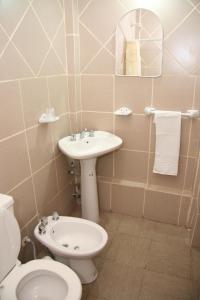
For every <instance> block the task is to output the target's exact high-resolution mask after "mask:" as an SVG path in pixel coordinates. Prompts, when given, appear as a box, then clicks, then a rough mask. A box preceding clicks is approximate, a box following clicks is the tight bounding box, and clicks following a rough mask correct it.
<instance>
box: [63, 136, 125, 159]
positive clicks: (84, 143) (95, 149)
mask: <svg viewBox="0 0 200 300" xmlns="http://www.w3.org/2000/svg"><path fill="white" fill-rule="evenodd" d="M93 134H94V136H89V133H86V134H85V137H83V138H80V134H76V135H75V140H72V137H71V136H67V137H64V138H63V139H61V140H60V141H59V142H58V146H59V148H60V150H61V151H62V152H63V153H64V154H65V155H67V156H69V157H71V158H73V159H90V158H96V157H98V156H101V155H103V154H106V153H109V152H111V151H113V150H116V149H118V148H119V147H120V146H121V144H122V139H121V138H120V137H118V136H116V135H114V134H112V133H110V132H106V131H94V133H93Z"/></svg>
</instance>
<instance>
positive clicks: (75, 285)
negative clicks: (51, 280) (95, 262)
mask: <svg viewBox="0 0 200 300" xmlns="http://www.w3.org/2000/svg"><path fill="white" fill-rule="evenodd" d="M35 271H38V272H39V273H41V275H47V274H48V273H49V274H51V276H53V277H54V276H55V278H56V279H58V280H59V281H60V282H62V283H65V284H66V289H67V295H66V296H64V297H63V298H62V300H74V299H76V300H80V299H81V293H82V287H81V283H80V280H79V278H78V276H77V275H76V274H75V273H74V272H73V271H72V270H71V269H70V268H68V267H67V266H65V265H63V264H61V263H59V262H55V261H52V260H44V259H38V260H33V261H30V262H28V263H26V264H24V265H20V266H16V267H15V268H14V269H13V270H12V271H11V272H10V274H8V276H7V277H6V278H5V279H4V280H3V281H2V282H1V285H0V286H1V291H0V292H1V297H0V298H1V300H19V299H20V298H17V288H18V286H19V285H20V283H22V282H23V280H24V284H23V283H22V285H23V286H25V285H26V283H27V281H28V280H26V276H27V277H28V275H30V276H29V279H30V280H31V279H33V278H31V275H33V276H34V272H35ZM30 280H29V282H30ZM47 289H48V287H47ZM38 299H39V298H38Z"/></svg>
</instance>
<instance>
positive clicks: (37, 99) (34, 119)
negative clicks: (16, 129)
mask: <svg viewBox="0 0 200 300" xmlns="http://www.w3.org/2000/svg"><path fill="white" fill-rule="evenodd" d="M21 91H22V100H23V109H24V118H25V125H26V128H28V127H30V126H33V125H36V124H38V119H39V117H40V116H41V115H42V114H43V113H45V112H46V109H47V108H48V107H49V103H48V90H47V80H46V79H44V78H37V79H35V78H34V79H28V80H22V81H21Z"/></svg>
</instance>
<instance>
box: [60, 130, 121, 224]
mask: <svg viewBox="0 0 200 300" xmlns="http://www.w3.org/2000/svg"><path fill="white" fill-rule="evenodd" d="M88 135H89V134H88V133H86V134H85V137H84V138H80V134H76V135H75V137H74V139H72V137H71V136H67V137H65V138H63V139H61V140H60V141H59V142H58V145H59V148H60V150H61V151H62V152H63V153H64V154H65V155H67V156H68V157H70V158H73V159H79V160H80V164H81V207H82V217H83V218H84V219H88V220H91V221H94V222H96V223H98V221H99V206H98V193H97V180H96V160H97V157H98V156H101V155H104V154H106V153H109V152H112V151H114V150H116V149H118V148H119V147H120V146H121V145H122V139H121V138H120V137H118V136H116V135H114V134H112V133H109V132H106V131H94V136H88Z"/></svg>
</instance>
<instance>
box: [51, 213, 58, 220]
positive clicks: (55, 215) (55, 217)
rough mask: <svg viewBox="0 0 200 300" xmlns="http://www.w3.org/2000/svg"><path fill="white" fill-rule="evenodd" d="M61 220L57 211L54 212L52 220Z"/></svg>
mask: <svg viewBox="0 0 200 300" xmlns="http://www.w3.org/2000/svg"><path fill="white" fill-rule="evenodd" d="M58 219H59V214H58V213H57V211H54V212H53V214H52V220H54V221H57V220H58Z"/></svg>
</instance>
